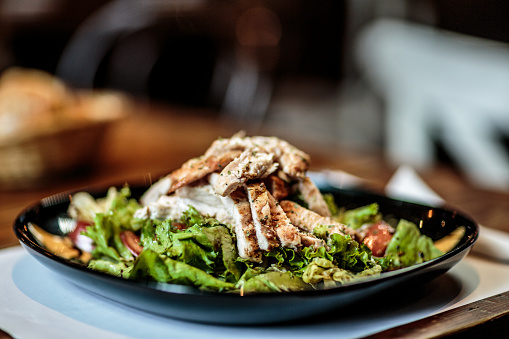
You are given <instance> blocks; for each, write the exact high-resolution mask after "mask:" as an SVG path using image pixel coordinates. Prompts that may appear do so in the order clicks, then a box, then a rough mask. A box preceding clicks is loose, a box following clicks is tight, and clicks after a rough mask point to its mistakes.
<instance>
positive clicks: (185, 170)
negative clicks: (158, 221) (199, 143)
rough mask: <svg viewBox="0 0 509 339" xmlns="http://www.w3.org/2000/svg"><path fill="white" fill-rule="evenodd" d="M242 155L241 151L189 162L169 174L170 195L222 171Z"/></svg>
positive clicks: (199, 158) (204, 157)
mask: <svg viewBox="0 0 509 339" xmlns="http://www.w3.org/2000/svg"><path fill="white" fill-rule="evenodd" d="M239 155H240V151H235V150H233V151H227V152H224V153H222V154H219V155H211V156H201V157H198V158H193V159H191V160H188V161H187V162H186V163H184V165H182V167H180V168H179V169H177V170H175V171H173V172H172V173H170V174H169V177H170V179H171V186H170V188H169V190H168V192H167V193H168V194H170V193H172V192H174V191H175V190H176V189H178V188H180V187H183V186H186V185H189V184H190V183H193V182H195V181H197V180H200V179H202V178H204V177H205V176H207V175H208V174H210V173H213V172H216V171H220V170H222V169H223V168H224V167H225V166H226V165H228V164H229V163H230V162H231V161H233V160H234V159H235V158H236V157H238V156H239Z"/></svg>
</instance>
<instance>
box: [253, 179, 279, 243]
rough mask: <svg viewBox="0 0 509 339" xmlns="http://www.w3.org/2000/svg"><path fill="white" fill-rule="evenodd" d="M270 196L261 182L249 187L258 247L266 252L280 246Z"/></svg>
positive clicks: (255, 182)
mask: <svg viewBox="0 0 509 339" xmlns="http://www.w3.org/2000/svg"><path fill="white" fill-rule="evenodd" d="M269 194H270V193H269V192H268V191H267V188H266V187H265V185H264V184H263V183H262V182H261V181H254V182H251V183H249V184H248V185H247V195H248V198H249V203H250V204H251V214H252V216H253V222H254V226H255V229H256V237H257V238H258V245H259V246H260V249H262V250H265V251H270V250H272V249H273V248H275V247H277V246H279V241H278V239H277V236H276V232H275V231H274V226H273V222H272V215H271V208H270V204H269Z"/></svg>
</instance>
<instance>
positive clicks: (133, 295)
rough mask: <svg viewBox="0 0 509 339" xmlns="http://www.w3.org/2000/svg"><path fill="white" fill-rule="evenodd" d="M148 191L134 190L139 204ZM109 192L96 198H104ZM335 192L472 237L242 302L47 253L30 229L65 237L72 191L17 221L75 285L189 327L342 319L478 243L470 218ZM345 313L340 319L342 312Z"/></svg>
mask: <svg viewBox="0 0 509 339" xmlns="http://www.w3.org/2000/svg"><path fill="white" fill-rule="evenodd" d="M146 188H147V187H132V188H131V191H132V194H133V197H135V198H138V197H140V196H141V194H142V193H143V192H144V191H145V190H146ZM106 191H107V189H106V188H105V189H103V190H98V191H97V192H95V193H94V194H93V195H94V196H96V197H99V196H105V195H106ZM322 191H324V192H329V193H332V194H333V195H334V196H335V199H336V202H337V203H338V205H339V206H344V207H346V208H355V207H359V206H364V205H367V204H370V203H373V202H377V203H378V204H379V205H380V212H382V213H383V214H384V216H387V217H393V218H404V219H407V220H409V221H412V222H414V223H416V224H417V225H420V226H421V233H423V234H425V235H427V236H429V237H431V238H432V239H433V240H437V239H440V238H442V237H443V236H445V235H447V234H449V233H450V232H452V231H453V230H454V229H456V228H457V227H458V226H464V227H465V229H466V231H465V234H464V236H463V238H462V239H461V240H460V242H459V243H458V244H457V246H456V247H455V248H454V249H453V250H451V251H450V252H448V253H446V254H444V255H442V256H441V257H439V258H436V259H433V260H430V261H427V262H424V263H421V264H418V265H414V266H411V267H408V268H404V269H401V270H396V271H392V272H386V273H382V274H381V275H380V276H379V277H376V278H373V279H369V280H363V281H359V282H356V283H352V284H348V285H343V286H340V287H336V288H332V289H328V290H316V291H302V292H288V293H259V294H250V295H244V296H241V295H237V294H228V293H219V292H217V293H216V292H204V291H201V290H199V289H197V288H194V287H190V286H182V285H173V284H163V283H156V282H138V281H132V280H126V279H122V278H118V277H115V276H111V275H108V274H105V273H101V272H97V271H93V270H91V269H88V268H87V267H85V266H83V265H80V264H78V263H75V262H72V261H69V260H66V259H63V258H61V257H58V256H56V255H54V254H52V253H50V252H48V251H47V250H46V249H44V248H42V247H41V246H40V245H39V244H38V243H37V241H36V240H35V239H34V237H33V235H32V234H31V233H30V231H29V230H28V227H27V225H28V224H29V223H34V224H36V225H38V226H40V227H42V228H43V229H45V230H47V231H49V232H50V233H54V234H59V228H58V222H57V220H58V218H59V217H61V216H62V215H65V214H66V210H67V206H68V204H69V196H70V194H72V193H74V192H66V193H62V194H58V195H55V196H51V197H48V198H45V199H43V200H41V201H40V202H39V203H37V204H35V205H33V206H30V207H29V208H27V209H26V210H24V211H23V212H22V213H21V214H20V215H19V216H18V217H17V218H16V220H15V222H14V225H13V227H14V231H15V233H16V236H17V237H18V239H19V241H20V242H21V244H22V245H23V246H24V247H25V248H26V250H27V251H28V252H29V253H30V254H31V255H32V256H34V257H35V258H36V259H37V260H38V261H39V262H41V263H42V264H43V265H45V266H46V267H48V268H49V269H50V270H52V271H54V272H56V273H57V274H60V275H61V276H62V277H64V278H66V279H68V280H69V281H71V282H72V283H74V284H76V285H78V286H80V287H82V288H84V289H86V290H88V291H91V292H93V293H95V294H98V295H100V296H103V297H106V298H108V299H111V300H114V301H116V302H119V303H122V304H124V305H127V306H130V307H134V308H137V309H141V310H144V311H147V312H151V313H155V314H158V315H162V316H168V317H172V318H178V319H182V320H188V321H197V322H208V323H220V324H261V323H276V322H284V321H290V320H296V319H300V318H305V317H306V318H307V317H310V316H313V315H317V314H322V313H324V312H328V311H331V310H334V312H336V313H337V314H340V312H342V311H345V312H346V310H347V308H349V307H352V306H355V305H359V304H360V303H362V302H364V301H366V300H367V299H369V298H371V297H373V296H375V295H377V294H379V293H381V292H388V291H390V290H391V289H393V288H401V287H405V286H407V287H408V286H416V285H422V284H424V283H425V282H428V281H430V280H431V279H434V278H436V277H438V276H439V275H442V274H443V273H445V272H447V271H448V270H449V269H450V268H452V267H453V266H454V265H456V264H457V263H458V262H460V260H462V259H463V258H464V257H465V256H466V255H467V254H468V252H469V251H470V248H471V247H472V245H473V244H474V242H475V241H476V239H477V236H478V231H479V228H478V225H477V224H476V222H474V221H473V220H472V219H471V218H469V217H467V216H466V215H465V214H463V213H461V212H459V211H456V210H452V209H451V210H450V209H444V208H434V207H429V206H424V205H419V204H413V203H408V202H404V201H399V200H393V199H389V198H387V197H384V196H380V195H376V194H372V193H367V192H362V191H353V190H339V189H335V188H330V187H328V188H323V189H322ZM338 312H339V313H338Z"/></svg>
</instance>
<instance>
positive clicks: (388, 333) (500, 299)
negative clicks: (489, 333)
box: [365, 292, 509, 339]
mask: <svg viewBox="0 0 509 339" xmlns="http://www.w3.org/2000/svg"><path fill="white" fill-rule="evenodd" d="M500 320H503V323H505V324H507V323H508V322H509V292H504V293H501V294H497V295H494V296H492V297H488V298H485V299H481V300H478V301H474V302H472V303H470V304H467V305H463V306H460V307H458V308H455V309H452V310H449V311H445V312H442V313H438V314H436V315H433V316H430V317H427V318H424V319H421V320H417V321H414V322H412V323H408V324H405V325H401V326H398V327H394V328H391V329H388V330H385V331H383V332H379V333H376V334H374V335H371V336H367V337H365V339H368V338H398V339H404V338H412V339H420V338H441V337H444V336H451V335H453V334H455V335H458V336H461V337H464V336H467V335H468V337H473V336H474V332H475V333H476V334H479V333H480V332H481V330H480V329H479V326H483V325H485V324H488V323H491V325H490V326H491V327H494V326H498V325H497V324H500ZM483 327H484V326H483ZM482 330H485V328H483V329H482Z"/></svg>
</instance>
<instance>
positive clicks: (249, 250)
mask: <svg viewBox="0 0 509 339" xmlns="http://www.w3.org/2000/svg"><path fill="white" fill-rule="evenodd" d="M221 200H222V201H223V203H224V205H225V206H226V208H227V210H228V212H229V213H230V215H231V216H232V218H233V226H234V231H235V235H236V238H237V249H238V251H239V256H240V257H241V258H243V259H247V260H250V261H253V262H260V261H261V260H262V256H261V253H260V247H259V246H258V239H257V238H256V230H255V227H254V224H253V218H252V216H251V206H250V204H249V200H248V199H247V196H246V194H245V193H244V190H243V189H242V188H239V189H237V190H236V191H234V192H232V193H231V194H230V195H229V196H226V197H221Z"/></svg>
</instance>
